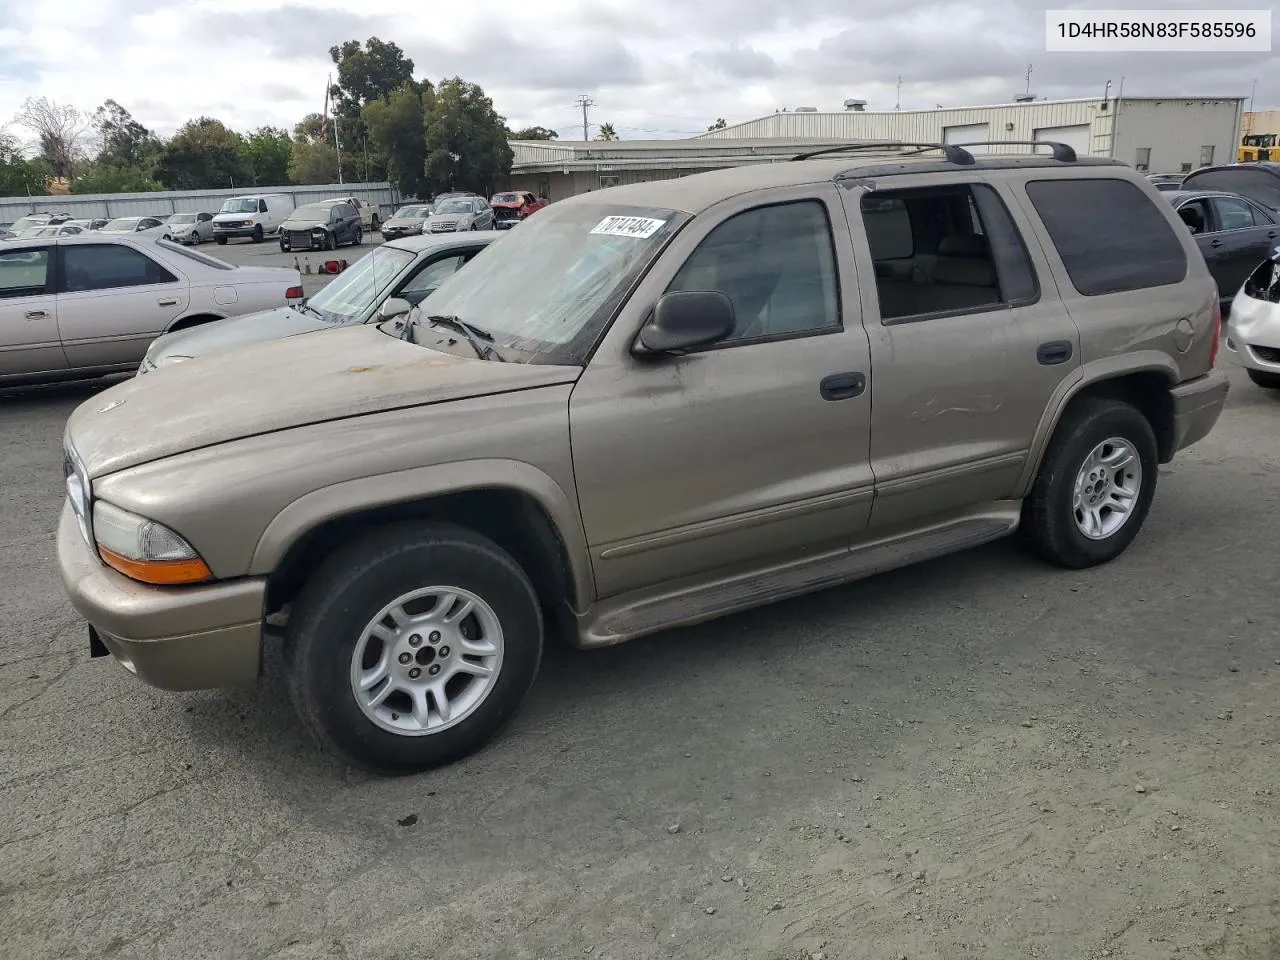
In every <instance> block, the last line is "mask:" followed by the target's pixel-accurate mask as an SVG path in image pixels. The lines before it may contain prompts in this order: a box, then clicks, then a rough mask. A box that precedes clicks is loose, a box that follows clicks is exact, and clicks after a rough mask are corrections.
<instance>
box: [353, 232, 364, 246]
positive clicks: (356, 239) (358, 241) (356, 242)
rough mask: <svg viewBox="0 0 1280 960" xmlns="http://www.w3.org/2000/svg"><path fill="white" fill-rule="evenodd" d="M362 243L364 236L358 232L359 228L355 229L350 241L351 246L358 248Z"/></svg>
mask: <svg viewBox="0 0 1280 960" xmlns="http://www.w3.org/2000/svg"><path fill="white" fill-rule="evenodd" d="M363 242H364V234H363V233H362V232H361V231H360V228H359V227H356V232H355V236H354V238H353V239H352V241H351V245H352V246H353V247H358V246H360V244H361V243H363Z"/></svg>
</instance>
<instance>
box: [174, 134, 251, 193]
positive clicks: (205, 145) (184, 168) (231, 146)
mask: <svg viewBox="0 0 1280 960" xmlns="http://www.w3.org/2000/svg"><path fill="white" fill-rule="evenodd" d="M243 143H244V138H243V137H241V136H240V134H238V133H236V132H235V131H233V130H229V129H227V127H226V126H225V125H224V124H223V123H222V122H221V121H220V120H215V119H213V117H198V118H196V119H195V120H189V121H188V122H187V123H185V124H184V125H183V126H182V127H181V129H179V130H178V132H177V133H175V134H174V135H173V138H172V139H171V140H170V141H169V142H168V143H166V144H165V146H164V149H163V150H162V151H161V153H160V162H159V164H158V165H157V167H156V177H157V178H158V179H159V180H160V182H161V183H163V184H164V185H165V187H166V188H167V189H169V190H211V189H215V188H218V187H232V186H245V185H247V184H248V183H249V180H250V173H249V169H248V167H247V166H246V165H245V161H244V157H243V156H242V154H241V149H242V145H243Z"/></svg>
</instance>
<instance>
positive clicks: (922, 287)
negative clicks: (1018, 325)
mask: <svg viewBox="0 0 1280 960" xmlns="http://www.w3.org/2000/svg"><path fill="white" fill-rule="evenodd" d="M860 206H861V208H862V221H863V224H864V227H865V229H866V232H867V240H868V245H869V247H870V251H871V258H872V261H873V263H874V266H875V277H876V293H877V296H878V298H879V302H880V317H881V319H882V320H886V321H899V320H904V319H907V318H912V319H917V318H918V319H924V318H929V317H942V316H950V315H956V314H967V313H980V312H986V311H990V310H997V309H1002V308H1006V307H1010V306H1020V305H1024V304H1027V303H1033V302H1035V301H1036V300H1037V299H1038V298H1039V296H1040V286H1039V281H1038V279H1037V278H1036V274H1035V269H1034V267H1033V266H1032V263H1031V257H1030V255H1029V254H1028V252H1027V247H1026V243H1025V242H1024V241H1023V239H1022V235H1021V233H1019V231H1018V228H1017V225H1016V224H1015V223H1014V222H1013V218H1012V217H1011V216H1010V214H1009V209H1008V207H1006V206H1005V203H1004V201H1003V200H1002V199H1001V198H1000V195H999V194H998V193H996V191H995V190H994V189H992V188H991V187H989V186H986V185H985V184H975V185H967V184H961V185H956V184H948V185H945V186H939V187H927V188H921V189H915V190H902V191H894V192H885V191H876V192H874V193H867V194H863V196H862V197H861V200H860Z"/></svg>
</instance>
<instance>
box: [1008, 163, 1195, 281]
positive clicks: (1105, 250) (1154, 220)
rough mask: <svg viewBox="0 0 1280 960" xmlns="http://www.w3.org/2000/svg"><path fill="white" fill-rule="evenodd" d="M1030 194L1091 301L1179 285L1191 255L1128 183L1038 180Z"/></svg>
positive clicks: (1029, 186) (1070, 272)
mask: <svg viewBox="0 0 1280 960" xmlns="http://www.w3.org/2000/svg"><path fill="white" fill-rule="evenodd" d="M1027 196H1029V197H1030V198H1031V202H1032V204H1033V205H1034V206H1035V208H1036V212H1037V213H1038V214H1040V219H1041V220H1043V221H1044V225H1045V229H1047V230H1048V231H1049V236H1050V238H1051V239H1052V240H1053V244H1054V246H1055V247H1057V249H1058V255H1059V256H1060V257H1062V262H1063V264H1064V265H1065V266H1066V268H1067V274H1068V275H1069V276H1070V277H1071V283H1072V285H1073V286H1074V287H1075V288H1076V290H1078V291H1079V292H1080V293H1082V294H1084V295H1085V296H1086V297H1096V296H1100V295H1102V294H1107V293H1123V292H1125V291H1127V290H1142V289H1144V288H1146V287H1161V286H1164V285H1166V284H1170V283H1179V282H1180V281H1182V280H1183V279H1184V278H1185V277H1186V275H1187V255H1186V252H1185V251H1184V250H1183V249H1182V243H1181V241H1180V240H1179V239H1178V236H1177V234H1175V233H1174V232H1173V228H1172V227H1171V226H1170V224H1169V221H1168V220H1166V219H1165V217H1164V215H1163V214H1162V213H1161V212H1160V210H1158V209H1157V208H1156V207H1155V205H1154V204H1153V203H1152V202H1151V200H1150V199H1148V197H1147V195H1146V194H1145V193H1143V191H1142V190H1140V189H1139V188H1138V187H1137V186H1135V185H1134V184H1132V183H1130V182H1128V181H1127V180H1113V179H1105V180H1104V179H1088V180H1037V181H1034V182H1032V183H1028V184H1027Z"/></svg>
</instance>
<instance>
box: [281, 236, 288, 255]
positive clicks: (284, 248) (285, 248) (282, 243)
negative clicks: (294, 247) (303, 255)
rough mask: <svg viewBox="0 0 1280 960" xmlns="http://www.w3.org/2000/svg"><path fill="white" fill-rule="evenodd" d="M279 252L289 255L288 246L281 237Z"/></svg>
mask: <svg viewBox="0 0 1280 960" xmlns="http://www.w3.org/2000/svg"><path fill="white" fill-rule="evenodd" d="M280 252H281V253H289V244H287V243H285V240H284V238H283V237H281V238H280Z"/></svg>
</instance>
